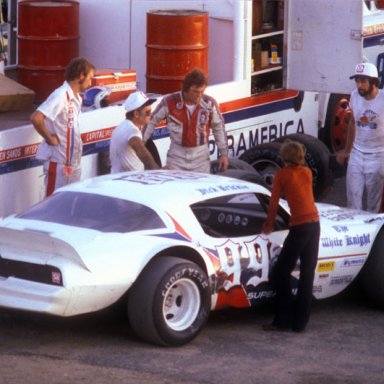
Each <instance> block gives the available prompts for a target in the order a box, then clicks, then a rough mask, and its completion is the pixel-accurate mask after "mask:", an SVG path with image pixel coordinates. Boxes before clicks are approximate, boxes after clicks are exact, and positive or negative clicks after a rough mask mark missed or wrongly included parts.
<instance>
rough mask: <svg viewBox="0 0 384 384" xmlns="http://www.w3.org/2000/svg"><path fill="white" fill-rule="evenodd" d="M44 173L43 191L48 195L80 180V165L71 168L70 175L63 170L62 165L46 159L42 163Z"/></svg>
mask: <svg viewBox="0 0 384 384" xmlns="http://www.w3.org/2000/svg"><path fill="white" fill-rule="evenodd" d="M43 169H44V175H45V193H46V196H49V195H51V194H52V193H53V191H54V190H56V189H57V188H60V187H62V186H64V185H67V184H71V183H74V182H76V181H79V180H80V176H81V167H80V166H79V167H76V168H72V172H71V175H68V174H66V173H65V172H64V165H63V164H58V163H55V162H53V161H46V162H44V165H43Z"/></svg>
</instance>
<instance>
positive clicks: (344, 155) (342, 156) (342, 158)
mask: <svg viewBox="0 0 384 384" xmlns="http://www.w3.org/2000/svg"><path fill="white" fill-rule="evenodd" d="M348 157H349V153H348V152H346V151H341V152H339V153H337V154H336V162H337V163H338V164H340V165H344V164H345V162H346V161H347V159H348Z"/></svg>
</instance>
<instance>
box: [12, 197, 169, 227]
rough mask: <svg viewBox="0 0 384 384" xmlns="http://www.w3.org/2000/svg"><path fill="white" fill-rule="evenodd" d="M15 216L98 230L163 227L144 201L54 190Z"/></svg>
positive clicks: (161, 222) (159, 219)
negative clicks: (54, 191)
mask: <svg viewBox="0 0 384 384" xmlns="http://www.w3.org/2000/svg"><path fill="white" fill-rule="evenodd" d="M18 217H20V218H22V219H27V220H40V221H47V222H51V223H58V224H64V225H70V226H73V227H81V228H90V229H95V230H98V231H101V232H119V233H126V232H133V231H143V230H150V229H159V228H164V227H165V224H164V222H163V221H162V220H161V218H160V217H159V216H158V215H157V213H156V212H155V211H154V210H153V209H151V208H148V207H147V206H145V205H142V204H138V203H135V202H132V201H128V200H123V199H118V198H113V197H109V196H102V195H96V194H90V193H78V192H59V193H55V194H54V195H52V196H50V197H49V198H47V199H45V200H43V201H42V202H41V203H39V204H37V205H35V206H34V207H32V208H31V209H29V210H28V211H27V212H25V213H23V214H21V215H19V216H18Z"/></svg>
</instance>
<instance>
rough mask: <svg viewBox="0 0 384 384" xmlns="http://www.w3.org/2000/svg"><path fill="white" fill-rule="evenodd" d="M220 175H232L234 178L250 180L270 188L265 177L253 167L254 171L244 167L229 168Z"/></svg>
mask: <svg viewBox="0 0 384 384" xmlns="http://www.w3.org/2000/svg"><path fill="white" fill-rule="evenodd" d="M219 175H220V176H226V177H232V178H233V179H239V180H245V181H249V182H251V183H255V184H259V185H262V186H263V187H265V188H268V185H267V184H266V183H265V181H264V179H263V177H262V176H261V175H260V174H259V172H257V171H256V170H255V169H253V171H252V172H249V171H244V170H242V169H228V170H226V171H224V172H221V173H219Z"/></svg>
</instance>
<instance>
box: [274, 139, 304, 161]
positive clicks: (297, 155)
mask: <svg viewBox="0 0 384 384" xmlns="http://www.w3.org/2000/svg"><path fill="white" fill-rule="evenodd" d="M306 152H307V150H306V148H305V147H304V145H303V144H301V143H298V142H297V141H292V140H289V139H287V140H285V141H284V143H283V144H282V146H281V148H280V155H281V157H282V159H283V160H284V163H285V164H287V165H303V164H304V158H305V154H306Z"/></svg>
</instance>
